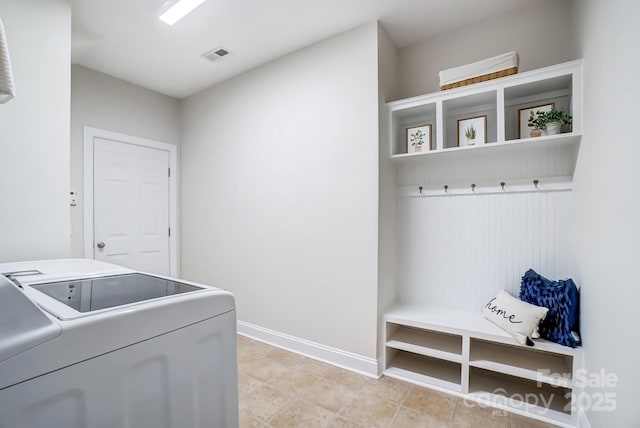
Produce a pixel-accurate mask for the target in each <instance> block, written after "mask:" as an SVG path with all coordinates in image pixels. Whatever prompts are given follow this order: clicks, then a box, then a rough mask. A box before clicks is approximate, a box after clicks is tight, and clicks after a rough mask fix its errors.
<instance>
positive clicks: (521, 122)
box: [518, 103, 556, 138]
mask: <svg viewBox="0 0 640 428" xmlns="http://www.w3.org/2000/svg"><path fill="white" fill-rule="evenodd" d="M555 107H556V103H549V104H542V105H538V106H531V107H524V108H521V109H519V110H518V138H529V136H530V134H529V132H530V131H531V130H532V129H533V128H530V127H529V116H530V115H531V112H533V113H534V114H535V112H537V111H549V110H551V109H553V108H555Z"/></svg>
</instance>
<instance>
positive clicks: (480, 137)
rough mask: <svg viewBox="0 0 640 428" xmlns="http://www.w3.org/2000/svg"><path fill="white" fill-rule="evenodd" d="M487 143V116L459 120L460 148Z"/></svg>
mask: <svg viewBox="0 0 640 428" xmlns="http://www.w3.org/2000/svg"><path fill="white" fill-rule="evenodd" d="M486 142H487V115H484V116H476V117H469V118H467V119H459V120H458V147H465V146H474V145H478V144H484V143H486Z"/></svg>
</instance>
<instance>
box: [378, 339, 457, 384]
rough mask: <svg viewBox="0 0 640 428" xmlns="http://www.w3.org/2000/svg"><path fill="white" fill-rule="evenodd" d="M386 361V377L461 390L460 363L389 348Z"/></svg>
mask: <svg viewBox="0 0 640 428" xmlns="http://www.w3.org/2000/svg"><path fill="white" fill-rule="evenodd" d="M387 361H389V364H388V366H387V370H386V372H385V374H387V375H388V376H391V377H396V378H400V379H410V380H411V381H412V382H414V383H417V384H421V385H436V386H438V387H441V388H445V389H449V390H452V391H457V392H460V391H461V390H462V387H461V381H462V366H461V364H460V363H454V362H451V361H447V360H442V359H439V358H432V357H427V356H425V355H419V354H415V353H412V352H407V351H402V350H398V349H391V348H387Z"/></svg>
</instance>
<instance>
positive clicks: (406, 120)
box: [387, 60, 582, 162]
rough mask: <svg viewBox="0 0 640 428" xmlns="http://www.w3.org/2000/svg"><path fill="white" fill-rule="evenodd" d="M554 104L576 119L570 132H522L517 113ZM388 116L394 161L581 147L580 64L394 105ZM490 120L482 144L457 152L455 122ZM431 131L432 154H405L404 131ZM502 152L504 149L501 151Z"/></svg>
mask: <svg viewBox="0 0 640 428" xmlns="http://www.w3.org/2000/svg"><path fill="white" fill-rule="evenodd" d="M550 103H553V104H554V106H555V107H556V108H557V109H561V110H565V111H567V112H569V113H570V114H571V115H572V116H573V125H572V128H571V132H566V133H563V134H559V135H550V136H543V137H537V138H531V137H528V132H529V129H528V128H527V129H520V128H522V127H523V126H522V125H521V124H520V119H519V110H520V109H525V108H531V107H535V106H540V105H543V104H550ZM387 107H388V109H389V114H390V123H391V126H390V136H389V137H390V138H389V141H390V152H389V155H390V158H391V159H392V160H394V161H396V160H397V161H400V162H402V161H406V160H408V159H409V158H414V159H415V158H428V157H432V156H454V153H459V152H461V151H469V152H476V151H479V150H494V151H495V154H496V156H499V155H500V154H501V153H502V151H503V150H511V148H512V147H513V146H519V145H533V144H536V145H540V146H541V147H543V146H545V145H549V144H578V143H579V142H580V138H581V135H582V134H581V133H582V62H581V61H580V60H576V61H571V62H567V63H563V64H559V65H555V66H551V67H545V68H541V69H538V70H533V71H528V72H525V73H521V74H516V75H512V76H509V77H504V78H501V79H496V80H490V81H487V82H483V83H478V84H475V85H470V86H465V87H461V88H456V89H451V90H447V91H443V92H438V93H433V94H427V95H422V96H418V97H413V98H408V99H403V100H398V101H394V102H391V103H388V104H387ZM479 115H482V116H484V115H486V116H487V139H486V142H485V143H484V144H477V145H473V146H463V147H458V135H457V133H458V129H457V126H458V125H457V121H458V120H459V119H464V118H469V117H475V116H479ZM420 125H431V127H432V138H433V139H434V140H435V141H434V143H435V144H432V146H433V150H429V148H430V147H429V145H428V144H426V145H425V146H424V147H423V150H424V151H422V152H418V153H407V152H408V150H407V141H406V129H407V128H409V127H413V126H420ZM499 148H501V149H499Z"/></svg>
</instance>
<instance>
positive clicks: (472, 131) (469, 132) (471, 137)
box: [464, 123, 476, 146]
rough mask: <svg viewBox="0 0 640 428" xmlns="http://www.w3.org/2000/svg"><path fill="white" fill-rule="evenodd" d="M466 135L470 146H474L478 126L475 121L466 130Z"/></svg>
mask: <svg viewBox="0 0 640 428" xmlns="http://www.w3.org/2000/svg"><path fill="white" fill-rule="evenodd" d="M464 137H465V138H466V139H467V145H468V146H473V145H474V144H475V143H476V128H475V126H473V123H472V124H471V125H469V126H468V127H467V129H465V130H464Z"/></svg>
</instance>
